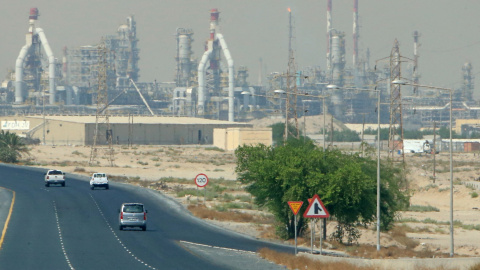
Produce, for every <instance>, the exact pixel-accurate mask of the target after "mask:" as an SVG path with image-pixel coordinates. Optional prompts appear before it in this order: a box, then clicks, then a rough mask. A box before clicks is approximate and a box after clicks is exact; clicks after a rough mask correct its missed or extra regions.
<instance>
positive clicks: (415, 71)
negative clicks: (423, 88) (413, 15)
mask: <svg viewBox="0 0 480 270" xmlns="http://www.w3.org/2000/svg"><path fill="white" fill-rule="evenodd" d="M419 37H420V34H419V33H418V31H414V32H413V76H412V77H413V83H414V84H418V82H419V77H420V76H419V75H418V57H419V56H418V47H419V46H420V44H419V43H418V38H419ZM417 90H418V86H414V87H413V93H417Z"/></svg>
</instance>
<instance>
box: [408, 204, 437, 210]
mask: <svg viewBox="0 0 480 270" xmlns="http://www.w3.org/2000/svg"><path fill="white" fill-rule="evenodd" d="M407 210H408V211H412V212H440V210H439V209H438V208H436V207H434V206H431V205H410V207H409V208H408V209H407Z"/></svg>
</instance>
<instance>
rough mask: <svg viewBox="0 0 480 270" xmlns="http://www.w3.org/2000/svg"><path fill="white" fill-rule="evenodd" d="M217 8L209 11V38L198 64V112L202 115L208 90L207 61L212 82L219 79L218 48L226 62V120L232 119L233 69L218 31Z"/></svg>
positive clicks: (229, 56) (224, 43)
mask: <svg viewBox="0 0 480 270" xmlns="http://www.w3.org/2000/svg"><path fill="white" fill-rule="evenodd" d="M219 13H220V12H218V10H217V9H216V8H214V9H212V10H211V11H210V38H209V39H208V40H207V44H206V46H205V53H204V54H203V56H202V59H201V60H200V63H199V65H198V103H197V104H198V114H199V115H204V113H205V102H206V100H207V95H208V91H207V90H206V89H205V88H206V81H205V79H206V78H205V77H206V76H205V71H206V66H207V62H210V70H211V71H212V73H213V80H214V82H213V84H214V85H215V84H216V83H217V82H216V81H219V78H217V76H216V74H218V73H219V71H220V65H219V62H220V48H221V49H222V51H223V55H224V56H225V59H226V60H227V64H228V98H227V99H228V121H230V122H233V121H234V119H235V118H234V106H235V104H234V88H235V69H234V62H233V58H232V56H231V54H230V50H229V49H228V47H227V42H226V41H225V38H224V37H223V35H222V34H221V33H220V32H219V31H218V29H217V28H218V17H219Z"/></svg>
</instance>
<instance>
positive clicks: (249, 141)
mask: <svg viewBox="0 0 480 270" xmlns="http://www.w3.org/2000/svg"><path fill="white" fill-rule="evenodd" d="M213 138H214V140H213V145H214V146H216V147H218V148H221V149H224V150H227V151H232V150H235V149H237V147H239V146H241V145H244V144H246V145H256V144H264V145H268V146H270V145H272V129H271V128H257V129H253V128H216V129H214V130H213Z"/></svg>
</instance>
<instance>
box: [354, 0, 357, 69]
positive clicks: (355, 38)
mask: <svg viewBox="0 0 480 270" xmlns="http://www.w3.org/2000/svg"><path fill="white" fill-rule="evenodd" d="M357 64H358V0H353V68H357Z"/></svg>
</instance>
